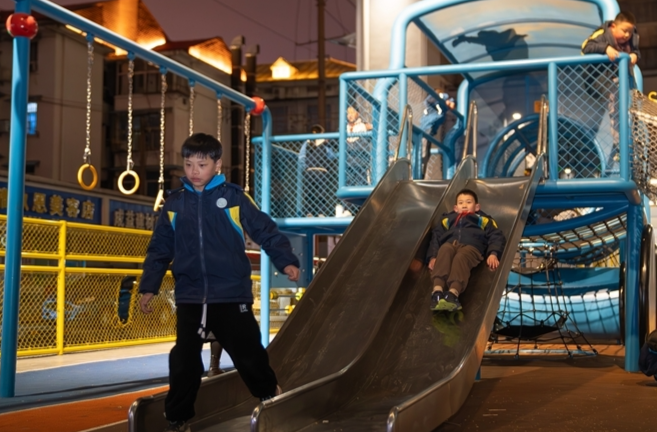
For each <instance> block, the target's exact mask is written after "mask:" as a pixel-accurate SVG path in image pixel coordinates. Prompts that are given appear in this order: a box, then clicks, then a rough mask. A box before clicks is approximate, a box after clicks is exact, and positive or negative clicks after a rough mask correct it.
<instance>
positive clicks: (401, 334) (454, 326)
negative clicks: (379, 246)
mask: <svg viewBox="0 0 657 432" xmlns="http://www.w3.org/2000/svg"><path fill="white" fill-rule="evenodd" d="M536 166H537V167H539V168H538V170H540V169H541V168H540V167H542V166H543V164H542V161H538V162H537V164H536ZM541 175H542V172H540V171H539V172H534V173H533V174H532V176H531V177H516V178H509V179H492V180H485V181H481V180H468V181H467V182H465V184H463V183H462V182H458V187H451V186H450V188H449V190H448V191H447V192H446V194H445V197H444V199H443V200H442V201H441V203H440V205H439V207H438V209H437V214H440V213H442V212H445V211H448V210H451V207H452V205H453V204H452V203H453V202H454V199H455V196H454V195H455V193H456V192H457V191H458V190H459V189H461V188H462V187H467V188H470V189H473V190H475V191H477V193H478V195H479V198H480V202H481V205H482V208H483V209H485V210H486V211H487V212H489V213H491V214H492V215H494V216H495V219H496V221H497V222H498V224H499V226H500V228H502V229H503V230H504V233H505V235H506V237H507V241H508V246H507V248H506V251H505V252H504V255H503V257H502V260H501V264H500V267H499V269H498V270H497V271H496V272H491V271H490V270H488V268H487V267H486V265H485V263H482V264H481V265H480V266H479V267H478V268H477V269H476V270H475V271H474V272H473V276H472V279H471V281H470V283H469V284H468V289H467V291H466V292H465V293H464V294H463V295H462V296H461V301H462V303H463V311H460V312H452V313H435V314H434V313H432V312H431V311H430V310H429V293H430V290H431V288H430V287H431V281H430V275H429V271H428V269H427V268H426V267H425V266H421V265H419V263H417V262H414V261H411V262H410V263H409V262H407V261H404V262H402V260H401V259H400V260H399V262H398V265H399V266H403V265H405V264H408V266H407V267H406V269H407V271H406V274H405V276H404V279H403V281H402V283H401V284H400V285H399V289H398V290H397V293H396V295H395V299H394V301H393V302H392V305H391V308H390V309H389V310H387V311H386V312H385V320H384V322H383V325H382V326H381V328H380V329H379V330H378V332H377V334H376V335H375V337H374V340H373V342H372V343H371V344H370V345H369V346H368V347H367V349H366V350H365V351H364V352H363V353H362V355H361V356H359V358H357V359H356V360H355V361H354V362H353V363H352V364H351V365H350V367H348V368H345V369H343V370H341V371H340V372H338V373H335V374H333V375H331V376H327V377H326V378H324V379H321V380H318V381H315V382H312V383H310V384H308V385H306V386H302V387H299V388H295V389H294V390H292V391H290V392H288V393H286V394H284V395H283V396H282V397H280V398H276V399H274V400H272V401H268V402H266V403H264V404H262V405H260V406H259V408H258V410H257V411H256V412H255V413H254V419H253V421H252V429H251V430H252V431H298V430H301V431H313V432H316V431H322V432H324V431H325V432H328V431H339V430H343V431H386V430H387V431H404V432H406V431H432V430H434V429H435V428H436V427H438V426H439V425H440V424H441V423H442V422H444V421H445V420H447V419H448V418H449V417H450V416H452V415H453V414H454V413H456V411H458V409H459V408H460V407H461V405H462V404H463V402H464V400H465V398H466V397H467V394H468V393H469V391H470V388H471V387H472V384H473V383H474V379H475V375H476V373H477V370H478V367H479V364H480V362H481V358H482V355H483V352H484V350H485V346H486V342H487V340H488V336H489V334H490V330H491V327H492V324H493V321H494V318H495V314H496V312H497V309H498V305H499V302H500V297H501V295H502V293H503V291H504V288H505V286H506V282H507V277H508V274H509V271H510V269H511V264H512V260H513V257H514V255H515V249H516V248H515V245H517V244H518V241H519V240H520V236H521V235H522V231H523V228H524V225H525V220H526V219H527V215H528V213H529V210H530V208H531V202H532V200H533V195H534V192H535V190H536V186H537V184H538V181H539V179H540V177H541ZM453 186H456V185H453ZM400 210H401V209H400ZM436 222H438V221H437V219H436ZM426 247H427V244H426V243H425V244H423V245H422V246H421V247H419V249H418V250H417V251H414V252H413V255H414V256H415V255H417V256H420V257H421V256H423V254H424V252H425V251H426ZM400 258H401V257H400ZM382 312H383V311H382ZM363 325H365V324H364V322H363Z"/></svg>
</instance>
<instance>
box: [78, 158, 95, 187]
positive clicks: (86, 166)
mask: <svg viewBox="0 0 657 432" xmlns="http://www.w3.org/2000/svg"><path fill="white" fill-rule="evenodd" d="M87 169H88V170H89V171H91V183H90V184H85V182H84V179H83V178H82V175H83V174H84V172H85V171H86V170H87ZM78 183H80V187H81V188H82V189H84V190H92V189H93V188H95V187H96V185H97V184H98V172H97V171H96V168H94V166H93V165H91V164H89V163H85V164H82V165H81V166H80V169H79V170H78Z"/></svg>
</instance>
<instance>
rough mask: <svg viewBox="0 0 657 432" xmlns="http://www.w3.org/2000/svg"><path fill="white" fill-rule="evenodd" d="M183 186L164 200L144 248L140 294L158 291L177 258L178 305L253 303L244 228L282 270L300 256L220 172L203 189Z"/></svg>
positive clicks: (175, 272)
mask: <svg viewBox="0 0 657 432" xmlns="http://www.w3.org/2000/svg"><path fill="white" fill-rule="evenodd" d="M182 181H183V183H184V185H185V186H184V188H181V189H180V190H178V191H176V192H174V193H172V194H171V196H169V197H168V198H167V200H166V202H165V203H164V207H163V208H162V211H161V213H160V216H159V218H158V220H157V223H156V225H155V229H154V231H153V236H152V238H151V242H150V244H149V245H148V250H147V252H146V260H145V261H144V272H143V275H142V278H141V282H140V284H139V292H140V293H153V294H157V293H158V291H159V290H160V285H161V283H162V278H163V277H164V275H165V273H166V271H167V269H168V268H169V264H170V263H171V261H173V265H172V272H173V277H174V279H175V281H176V287H175V296H176V303H196V304H201V303H253V293H252V292H251V286H252V284H251V263H250V261H249V259H248V257H247V256H246V252H245V237H244V233H245V232H246V233H247V234H248V235H249V237H251V239H253V241H255V242H256V243H257V244H259V245H260V246H261V247H262V248H263V249H264V250H265V251H266V252H267V254H268V255H269V256H270V257H271V260H272V263H273V264H274V266H275V267H276V268H277V269H278V270H280V271H281V272H282V271H283V269H284V268H285V267H287V266H288V265H290V264H292V265H295V266H297V267H298V266H299V260H298V259H297V257H296V256H295V255H294V254H293V253H292V248H291V246H290V242H289V240H288V239H287V237H285V236H284V235H283V234H281V232H280V231H278V227H277V226H276V223H275V222H274V221H273V220H272V219H271V218H270V217H269V216H268V215H267V214H265V213H263V212H261V211H260V210H259V209H258V208H257V207H256V205H255V203H254V202H253V201H252V200H251V198H250V197H249V196H248V195H246V194H245V193H244V192H243V191H242V189H241V188H240V187H239V186H237V185H234V184H231V183H227V182H226V178H225V176H224V175H223V174H220V175H216V176H215V177H214V178H213V179H212V180H211V181H210V183H208V184H207V185H206V186H205V189H204V190H203V191H202V192H197V191H195V190H194V188H193V186H192V185H191V183H190V182H189V181H188V180H187V179H186V178H183V179H182Z"/></svg>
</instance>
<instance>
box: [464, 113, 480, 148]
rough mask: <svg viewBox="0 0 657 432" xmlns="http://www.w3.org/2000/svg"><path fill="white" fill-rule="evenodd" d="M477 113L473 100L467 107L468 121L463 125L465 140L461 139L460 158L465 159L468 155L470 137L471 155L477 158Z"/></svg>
mask: <svg viewBox="0 0 657 432" xmlns="http://www.w3.org/2000/svg"><path fill="white" fill-rule="evenodd" d="M478 117H479V114H478V112H477V103H476V102H475V101H472V102H470V107H469V108H468V121H467V123H466V125H465V140H464V141H463V155H462V159H465V158H466V156H468V147H469V145H470V139H472V157H473V158H474V159H475V160H476V159H477V119H478Z"/></svg>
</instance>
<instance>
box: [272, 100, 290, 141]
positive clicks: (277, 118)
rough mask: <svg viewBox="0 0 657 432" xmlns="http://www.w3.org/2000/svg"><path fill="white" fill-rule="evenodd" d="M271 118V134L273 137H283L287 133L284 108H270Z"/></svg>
mask: <svg viewBox="0 0 657 432" xmlns="http://www.w3.org/2000/svg"><path fill="white" fill-rule="evenodd" d="M270 110H271V118H272V125H271V129H272V133H273V134H274V135H285V134H287V133H289V131H288V116H287V107H286V106H273V107H270Z"/></svg>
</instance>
